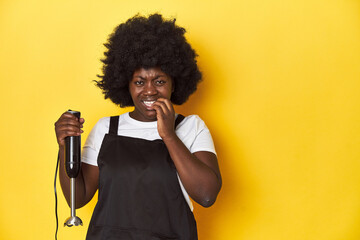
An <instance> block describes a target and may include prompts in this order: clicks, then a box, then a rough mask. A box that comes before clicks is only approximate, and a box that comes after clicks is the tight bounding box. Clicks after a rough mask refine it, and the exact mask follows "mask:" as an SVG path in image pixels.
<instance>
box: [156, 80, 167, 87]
mask: <svg viewBox="0 0 360 240" xmlns="http://www.w3.org/2000/svg"><path fill="white" fill-rule="evenodd" d="M165 83H166V81H165V80H162V79H158V80H156V81H155V84H156V85H160V86H161V85H164V84H165Z"/></svg>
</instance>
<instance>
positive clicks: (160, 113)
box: [153, 103, 165, 120]
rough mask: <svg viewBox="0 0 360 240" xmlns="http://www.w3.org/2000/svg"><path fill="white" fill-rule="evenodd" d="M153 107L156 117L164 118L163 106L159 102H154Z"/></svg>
mask: <svg viewBox="0 0 360 240" xmlns="http://www.w3.org/2000/svg"><path fill="white" fill-rule="evenodd" d="M153 108H154V110H155V111H156V118H157V119H158V120H159V119H164V117H165V113H164V110H163V108H162V107H161V106H160V105H159V104H156V105H155V103H154V104H153Z"/></svg>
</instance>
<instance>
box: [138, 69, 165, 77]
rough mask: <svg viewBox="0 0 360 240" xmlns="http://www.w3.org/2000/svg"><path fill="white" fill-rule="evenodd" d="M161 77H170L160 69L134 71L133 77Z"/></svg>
mask: <svg viewBox="0 0 360 240" xmlns="http://www.w3.org/2000/svg"><path fill="white" fill-rule="evenodd" d="M159 76H164V77H169V76H168V75H167V74H166V73H164V72H163V71H161V69H160V67H152V68H139V69H136V70H135V71H134V74H133V77H142V78H155V77H159Z"/></svg>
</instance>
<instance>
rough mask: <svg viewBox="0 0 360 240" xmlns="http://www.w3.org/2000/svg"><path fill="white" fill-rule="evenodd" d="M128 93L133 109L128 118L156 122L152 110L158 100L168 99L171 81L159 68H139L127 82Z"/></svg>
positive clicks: (171, 89) (171, 87) (171, 86)
mask: <svg viewBox="0 0 360 240" xmlns="http://www.w3.org/2000/svg"><path fill="white" fill-rule="evenodd" d="M129 91H130V95H131V98H132V100H133V102H134V106H135V109H134V111H133V112H131V113H130V116H131V117H132V118H134V119H136V120H138V121H143V122H151V121H156V111H155V110H154V109H153V108H152V105H153V103H154V102H155V101H156V100H157V99H158V98H167V99H170V97H171V93H172V91H173V84H172V80H171V78H170V76H169V75H167V74H166V73H164V72H163V71H161V70H160V68H158V67H156V68H148V69H145V68H140V69H138V70H136V71H135V72H134V74H133V77H132V79H131V80H130V82H129Z"/></svg>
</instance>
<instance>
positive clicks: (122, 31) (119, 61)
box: [95, 14, 202, 107]
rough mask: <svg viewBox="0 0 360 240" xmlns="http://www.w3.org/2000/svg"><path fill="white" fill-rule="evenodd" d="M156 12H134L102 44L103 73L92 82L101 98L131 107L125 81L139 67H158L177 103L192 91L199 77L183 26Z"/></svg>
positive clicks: (194, 54)
mask: <svg viewBox="0 0 360 240" xmlns="http://www.w3.org/2000/svg"><path fill="white" fill-rule="evenodd" d="M175 21H176V19H172V20H165V19H163V17H162V16H161V15H160V14H152V15H150V16H149V17H143V16H140V15H136V16H134V17H132V18H130V19H129V20H127V21H126V22H125V23H122V24H120V25H119V26H117V27H116V28H115V30H114V32H113V33H112V34H111V35H110V36H109V39H108V42H107V43H105V44H104V45H105V47H106V48H107V51H106V52H105V53H104V55H105V58H104V59H102V60H101V61H102V62H103V63H104V66H103V69H102V72H103V75H98V77H99V78H100V79H101V80H100V81H95V82H96V85H97V86H98V87H99V88H100V89H102V91H103V93H104V95H105V99H107V98H110V100H111V101H112V102H114V103H115V104H117V105H120V107H128V106H134V103H133V101H132V99H131V96H130V93H129V81H130V80H131V79H132V76H133V74H134V72H135V70H137V69H139V68H145V69H147V68H152V67H160V69H161V70H162V71H163V72H164V73H166V74H168V75H169V76H170V77H171V79H172V81H173V84H174V92H173V93H172V95H171V99H170V100H171V102H172V103H174V104H177V105H181V104H183V103H184V102H186V100H187V99H188V98H189V96H190V95H191V94H192V93H193V92H195V90H196V88H197V84H198V83H199V81H200V80H201V77H202V76H201V72H200V71H199V68H198V66H197V63H196V57H197V54H196V53H195V51H194V49H192V47H191V46H190V44H189V43H188V42H187V41H186V39H185V36H184V34H185V32H186V31H185V29H184V28H182V27H179V26H177V25H176V24H175Z"/></svg>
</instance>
